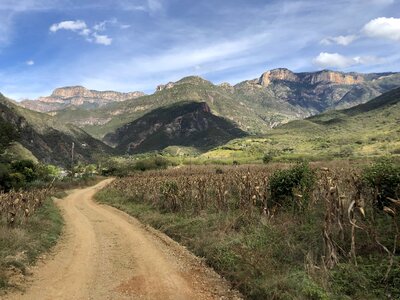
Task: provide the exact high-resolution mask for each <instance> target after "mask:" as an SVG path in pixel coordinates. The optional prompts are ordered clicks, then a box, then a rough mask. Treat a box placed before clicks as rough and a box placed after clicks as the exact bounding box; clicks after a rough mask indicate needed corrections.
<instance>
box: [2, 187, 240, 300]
mask: <svg viewBox="0 0 400 300" xmlns="http://www.w3.org/2000/svg"><path fill="white" fill-rule="evenodd" d="M109 182H110V180H105V181H102V182H100V183H99V184H97V185H95V186H93V187H89V188H85V189H81V190H74V191H73V192H72V193H71V194H70V195H69V196H67V197H66V198H65V199H62V200H56V201H57V204H58V205H59V207H60V208H61V210H62V212H63V215H64V218H65V223H66V226H65V227H66V230H65V234H64V237H63V238H62V240H61V241H60V242H59V244H58V245H57V246H56V247H55V249H54V251H53V252H54V253H53V254H52V255H50V257H48V258H47V259H45V260H44V261H43V262H42V263H39V264H38V266H37V267H36V268H35V269H34V270H33V277H32V282H31V283H30V284H29V285H28V287H27V289H26V291H25V292H24V293H23V294H13V295H9V296H8V297H6V299H30V300H35V299H40V300H44V299H52V300H54V299H96V300H97V299H238V297H237V295H236V294H235V293H234V292H232V291H230V290H229V287H228V285H227V284H226V282H225V281H224V280H222V279H221V278H220V277H219V276H218V275H217V274H216V273H215V272H213V271H212V270H210V269H208V268H207V267H205V266H204V264H203V263H202V262H201V261H200V260H199V259H198V258H196V257H194V256H193V255H191V254H190V253H189V252H188V251H187V250H186V249H185V248H183V247H181V246H180V245H179V244H177V243H175V242H174V241H172V240H171V239H169V238H168V237H166V236H165V235H163V234H161V233H159V232H157V231H155V230H153V229H150V228H147V227H145V226H144V225H142V224H141V223H139V222H138V221H137V220H136V219H134V218H132V217H130V216H128V215H126V214H125V213H123V212H121V211H119V210H116V209H114V208H111V207H108V206H105V205H104V206H103V205H99V204H97V203H95V202H93V200H92V197H93V195H94V194H95V193H96V191H97V190H99V189H101V188H102V187H104V186H105V185H106V184H108V183H109Z"/></svg>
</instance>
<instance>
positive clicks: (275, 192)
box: [269, 163, 315, 206]
mask: <svg viewBox="0 0 400 300" xmlns="http://www.w3.org/2000/svg"><path fill="white" fill-rule="evenodd" d="M314 183H315V174H314V171H312V170H311V168H310V166H309V165H308V163H298V164H297V165H296V166H294V167H293V168H291V169H287V170H278V171H275V172H274V173H273V174H272V176H271V178H270V181H269V191H270V195H271V198H272V200H273V201H274V202H275V203H277V204H280V205H283V204H284V202H285V201H287V200H291V201H292V203H291V204H294V205H295V206H296V205H298V204H300V206H303V205H304V204H305V203H307V202H308V200H309V199H310V197H311V193H312V189H313V186H314ZM296 192H297V193H299V194H300V195H299V199H301V203H297V204H296V203H293V202H294V196H295V193H296Z"/></svg>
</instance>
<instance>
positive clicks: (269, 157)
mask: <svg viewBox="0 0 400 300" xmlns="http://www.w3.org/2000/svg"><path fill="white" fill-rule="evenodd" d="M273 159H274V156H273V155H272V154H271V153H266V154H264V156H263V163H264V164H269V163H270V162H272V160H273Z"/></svg>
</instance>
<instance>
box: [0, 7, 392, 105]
mask: <svg viewBox="0 0 400 300" xmlns="http://www.w3.org/2000/svg"><path fill="white" fill-rule="evenodd" d="M280 67H284V68H288V69H290V70H293V71H295V72H308V71H317V70H322V69H332V70H338V71H344V72H350V71H354V72H363V73H366V72H388V71H393V72H397V71H400V0H335V1H332V0H196V1H194V0H97V1H85V0H0V92H1V93H3V94H4V95H6V96H7V97H9V98H12V99H15V100H21V99H24V98H29V99H35V98H37V97H39V96H46V95H49V94H51V92H52V90H54V89H55V88H57V87H61V86H71V85H83V86H85V87H87V88H90V89H96V90H116V91H122V92H128V91H144V92H146V93H152V92H154V90H155V88H156V86H157V85H159V84H162V83H167V82H169V81H177V80H179V79H180V78H182V77H185V76H189V75H198V76H201V77H203V78H205V79H208V80H210V81H212V82H214V83H216V84H217V83H221V82H229V83H231V84H236V83H238V82H241V81H243V80H247V79H253V78H257V77H259V76H260V75H261V74H262V73H263V72H265V71H267V70H270V69H274V68H280Z"/></svg>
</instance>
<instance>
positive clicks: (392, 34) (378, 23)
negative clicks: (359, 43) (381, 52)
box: [363, 17, 400, 41]
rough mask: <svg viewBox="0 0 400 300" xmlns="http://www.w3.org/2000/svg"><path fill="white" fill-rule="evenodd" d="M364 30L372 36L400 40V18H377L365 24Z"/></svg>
mask: <svg viewBox="0 0 400 300" xmlns="http://www.w3.org/2000/svg"><path fill="white" fill-rule="evenodd" d="M363 32H364V33H365V34H366V35H367V36H370V37H377V38H385V39H389V40H395V41H400V18H385V17H381V18H376V19H373V20H371V21H369V22H368V23H367V24H365V26H364V28H363Z"/></svg>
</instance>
